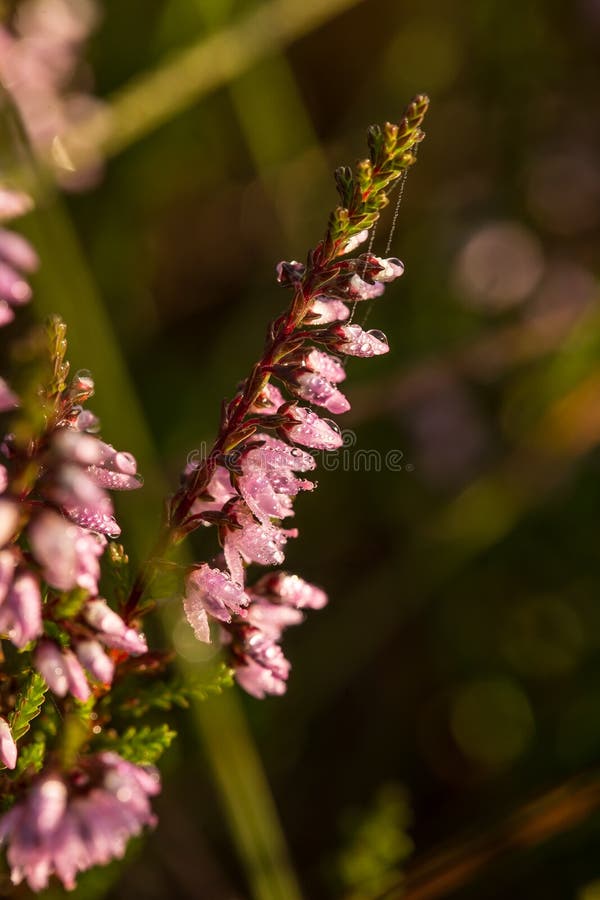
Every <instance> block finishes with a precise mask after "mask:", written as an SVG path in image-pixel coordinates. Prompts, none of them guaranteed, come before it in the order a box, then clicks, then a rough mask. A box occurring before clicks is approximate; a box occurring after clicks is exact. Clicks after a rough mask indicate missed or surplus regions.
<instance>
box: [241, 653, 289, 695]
mask: <svg viewBox="0 0 600 900" xmlns="http://www.w3.org/2000/svg"><path fill="white" fill-rule="evenodd" d="M273 646H277V645H276V644H274V645H273ZM280 652H281V651H280ZM282 655H283V654H282ZM288 665H289V664H288ZM281 672H282V668H281V667H280V669H279V671H277V672H275V671H273V670H272V669H270V668H266V667H265V666H263V665H261V664H260V663H257V662H255V661H254V660H253V659H252V658H250V657H249V658H248V659H247V660H246V661H245V662H244V663H243V664H241V665H239V666H236V668H235V673H234V674H235V680H236V681H237V683H238V684H239V686H240V687H241V688H242V689H243V690H244V691H246V693H247V694H250V695H251V696H252V697H256V699H257V700H263V699H264V698H265V697H266V696H267V695H268V696H274V697H280V696H281V695H282V694H285V691H286V687H287V684H286V682H287V676H288V673H287V672H286V673H285V676H284V675H283V674H281Z"/></svg>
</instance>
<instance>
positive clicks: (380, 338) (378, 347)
mask: <svg viewBox="0 0 600 900" xmlns="http://www.w3.org/2000/svg"><path fill="white" fill-rule="evenodd" d="M334 334H335V335H336V339H335V342H334V344H333V346H334V347H335V349H336V350H339V351H340V353H347V354H348V356H363V357H370V356H381V355H382V354H383V353H388V351H389V349H390V348H389V345H388V340H387V338H386V336H385V334H384V333H383V331H377V330H375V329H373V330H372V331H363V329H362V328H361V327H360V325H339V326H338V327H337V328H336V329H335V331H334Z"/></svg>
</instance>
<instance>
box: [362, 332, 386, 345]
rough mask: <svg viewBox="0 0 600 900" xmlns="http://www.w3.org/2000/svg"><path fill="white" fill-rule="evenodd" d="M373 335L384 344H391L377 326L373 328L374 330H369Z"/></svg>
mask: <svg viewBox="0 0 600 900" xmlns="http://www.w3.org/2000/svg"><path fill="white" fill-rule="evenodd" d="M367 334H369V335H370V336H371V337H373V338H375V340H376V341H381V343H382V344H385V345H386V347H387V346H389V342H388V339H387V337H386V335H385V334H384V333H383V331H378V330H377V329H376V328H374V329H372V331H367Z"/></svg>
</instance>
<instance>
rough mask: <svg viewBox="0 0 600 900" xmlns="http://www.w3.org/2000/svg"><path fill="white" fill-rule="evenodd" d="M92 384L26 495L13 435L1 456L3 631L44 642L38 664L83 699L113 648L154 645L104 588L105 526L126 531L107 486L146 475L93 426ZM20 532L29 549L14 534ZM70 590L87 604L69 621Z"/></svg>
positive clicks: (61, 425)
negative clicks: (65, 608) (58, 632)
mask: <svg viewBox="0 0 600 900" xmlns="http://www.w3.org/2000/svg"><path fill="white" fill-rule="evenodd" d="M92 392H93V381H92V380H91V378H90V376H89V375H87V374H86V375H81V374H78V375H76V376H75V378H74V379H73V381H72V383H71V386H70V388H69V391H68V393H67V396H66V400H65V401H64V405H63V408H62V409H61V411H60V415H59V417H58V421H57V424H56V427H55V430H54V431H53V433H52V434H51V435H50V437H49V440H48V447H47V449H46V450H45V451H44V452H42V453H41V454H40V456H39V458H38V465H39V471H38V477H37V479H36V483H35V485H34V487H33V489H32V491H31V492H30V493H29V494H28V495H27V497H23V496H16V495H13V493H12V488H11V476H12V474H13V472H14V471H18V467H19V463H20V459H19V450H18V447H16V446H14V445H13V442H12V441H11V439H10V438H5V442H4V445H3V446H4V452H5V455H6V457H7V465H6V466H0V473H1V476H2V477H1V479H0V480H1V482H2V483H1V484H0V634H2V635H4V636H6V637H7V638H8V639H9V640H10V641H12V643H13V644H14V645H15V646H16V647H18V648H19V649H24V648H25V647H29V645H31V644H32V642H37V643H36V645H35V648H33V647H32V648H31V649H33V650H34V652H33V661H34V665H35V666H36V668H37V669H38V671H39V672H40V674H41V675H42V676H43V677H44V679H45V680H46V682H47V683H48V685H49V687H50V688H51V689H52V690H53V691H54V693H55V694H57V695H58V696H61V697H63V696H65V695H66V694H67V693H71V694H72V695H73V696H74V697H76V698H77V699H79V700H87V699H88V697H89V696H90V693H91V687H90V683H89V679H91V680H92V681H95V682H99V683H101V684H110V683H111V681H112V678H113V674H114V668H115V660H114V658H113V655H111V651H117V652H118V655H119V656H123V655H130V656H137V655H140V654H143V653H146V652H147V649H148V648H147V645H146V641H145V639H144V637H143V636H142V635H141V634H139V633H138V632H137V631H136V630H135V629H133V628H131V627H130V626H129V625H127V624H126V623H125V622H124V621H123V619H122V618H121V617H120V616H119V615H118V614H117V613H116V612H114V611H113V610H112V609H111V608H110V607H109V606H108V605H107V603H106V601H105V600H103V599H102V598H101V597H99V596H98V593H99V579H100V558H101V556H102V554H103V553H104V550H105V547H106V544H107V537H106V536H107V535H108V536H110V537H115V536H117V535H118V534H119V533H120V528H119V526H118V524H117V522H116V520H115V518H114V508H113V505H112V500H111V498H110V496H109V494H108V493H107V489H108V488H110V489H113V490H131V489H134V488H137V487H139V486H140V484H141V480H140V478H139V476H138V475H137V471H136V462H135V459H134V458H133V456H131V454H129V453H121V452H118V451H116V450H115V449H114V448H113V447H111V446H110V445H109V444H106V443H105V442H104V441H102V440H101V439H100V438H99V437H97V436H96V435H93V434H89V433H87V432H86V430H85V429H86V428H92V429H95V428H96V427H97V421H96V419H95V417H94V416H93V415H92V414H91V413H89V412H88V411H86V410H82V409H81V407H80V406H78V405H77V404H75V403H74V402H73V401H74V400H75V399H78V400H81V399H82V398H83V397H88V396H90V395H91V393H92ZM20 534H24V535H25V536H26V538H27V544H28V547H29V550H30V552H29V553H25V552H24V551H23V549H22V547H21V546H20V545H19V544H18V543H17V542H16V538H17V537H18V536H19V535H20ZM71 591H79V592H80V594H81V598H82V601H81V604H80V609H79V612H78V613H77V614H76V615H75V616H70V617H69V618H68V620H65V621H63V620H62V618H61V615H60V597H61V595H63V594H64V592H71ZM44 594H45V595H46V600H45V602H44V601H43V599H42V598H43V595H44ZM46 621H48V622H54V623H56V624H58V625H60V626H61V627H62V630H63V642H62V643H61V644H59V643H57V642H56V641H55V640H53V639H51V638H47V637H44V623H45V622H46ZM67 639H68V643H65V640H67ZM6 746H7V747H8V750H7V752H3V745H2V742H1V741H0V760H2V762H4V764H5V765H8V766H14V759H13V756H14V754H13V750H12V747H11V746H10V745H9V744H7V745H6Z"/></svg>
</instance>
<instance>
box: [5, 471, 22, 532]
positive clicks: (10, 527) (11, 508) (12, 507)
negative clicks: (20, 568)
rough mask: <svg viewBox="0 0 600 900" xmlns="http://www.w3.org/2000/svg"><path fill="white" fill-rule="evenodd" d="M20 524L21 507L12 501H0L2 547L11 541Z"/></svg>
mask: <svg viewBox="0 0 600 900" xmlns="http://www.w3.org/2000/svg"><path fill="white" fill-rule="evenodd" d="M3 468H4V467H3ZM4 472H6V469H4ZM18 524H19V507H18V506H17V504H16V503H14V502H13V501H12V500H3V499H0V547H4V546H5V545H6V544H7V543H8V542H9V541H10V539H11V538H12V537H13V535H14V533H15V531H16V530H17V525H18Z"/></svg>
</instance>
